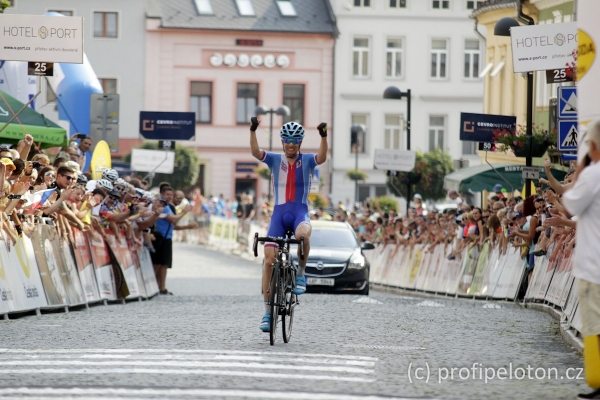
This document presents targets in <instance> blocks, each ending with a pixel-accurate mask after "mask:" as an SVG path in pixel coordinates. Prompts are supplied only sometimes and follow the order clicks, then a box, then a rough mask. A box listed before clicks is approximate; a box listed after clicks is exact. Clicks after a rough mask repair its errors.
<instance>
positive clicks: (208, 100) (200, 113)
mask: <svg viewBox="0 0 600 400" xmlns="http://www.w3.org/2000/svg"><path fill="white" fill-rule="evenodd" d="M190 111H193V112H195V113H196V122H197V123H199V124H210V123H211V122H212V82H192V83H191V86H190Z"/></svg>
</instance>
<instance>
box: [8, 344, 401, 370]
mask: <svg viewBox="0 0 600 400" xmlns="http://www.w3.org/2000/svg"><path fill="white" fill-rule="evenodd" d="M346 347H364V348H388V347H389V348H391V347H398V346H360V345H358V346H352V345H351V346H346ZM43 359H51V360H59V359H69V360H73V359H75V360H77V359H79V360H90V359H91V360H133V359H135V360H147V361H151V360H187V361H215V360H225V361H265V362H266V361H269V362H282V361H285V362H286V363H290V364H300V363H311V364H325V365H350V366H357V367H374V366H375V364H376V363H375V361H355V360H338V359H329V358H323V359H317V358H314V359H313V358H306V357H291V356H278V355H276V356H270V355H269V356H244V355H239V356H238V355H222V354H214V355H210V354H156V355H147V354H139V355H135V354H16V353H11V354H9V355H3V356H0V362H2V361H3V360H43Z"/></svg>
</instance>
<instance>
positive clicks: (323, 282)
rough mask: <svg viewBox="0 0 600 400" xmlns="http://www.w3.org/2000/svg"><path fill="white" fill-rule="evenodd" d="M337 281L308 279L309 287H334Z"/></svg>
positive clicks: (331, 279)
mask: <svg viewBox="0 0 600 400" xmlns="http://www.w3.org/2000/svg"><path fill="white" fill-rule="evenodd" d="M334 283H335V279H333V278H309V277H307V278H306V284H307V285H320V286H333V285H334Z"/></svg>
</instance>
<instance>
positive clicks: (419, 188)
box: [387, 149, 453, 200]
mask: <svg viewBox="0 0 600 400" xmlns="http://www.w3.org/2000/svg"><path fill="white" fill-rule="evenodd" d="M452 171H453V168H452V158H451V157H450V155H449V154H448V153H446V152H445V151H443V150H440V149H435V150H433V151H430V152H429V153H421V152H417V158H416V161H415V168H414V169H413V170H412V171H411V172H399V173H398V174H397V175H396V176H390V177H388V179H387V185H388V188H389V189H390V190H391V191H392V193H394V194H395V195H396V196H403V197H407V183H408V181H409V180H410V181H412V182H413V183H414V185H413V190H412V194H414V193H420V194H421V196H423V199H424V200H439V199H443V198H444V197H446V191H445V190H444V177H445V176H446V175H447V174H449V173H450V172H452ZM419 176H420V179H418V177H419ZM416 180H418V182H415V181H416Z"/></svg>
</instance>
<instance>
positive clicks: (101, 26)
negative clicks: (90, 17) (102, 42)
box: [94, 12, 119, 38]
mask: <svg viewBox="0 0 600 400" xmlns="http://www.w3.org/2000/svg"><path fill="white" fill-rule="evenodd" d="M118 21H119V17H118V14H117V13H116V12H94V37H104V38H116V37H117V36H118V33H119V29H118V26H117V25H118Z"/></svg>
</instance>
